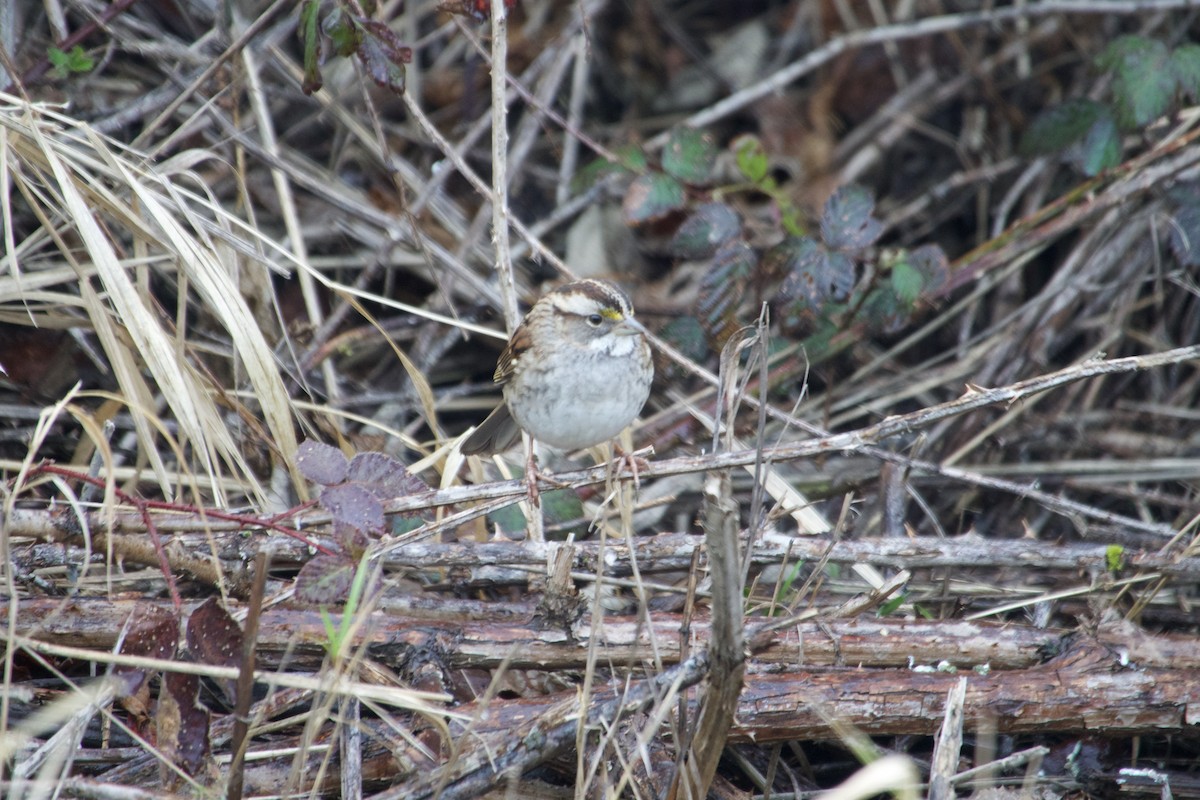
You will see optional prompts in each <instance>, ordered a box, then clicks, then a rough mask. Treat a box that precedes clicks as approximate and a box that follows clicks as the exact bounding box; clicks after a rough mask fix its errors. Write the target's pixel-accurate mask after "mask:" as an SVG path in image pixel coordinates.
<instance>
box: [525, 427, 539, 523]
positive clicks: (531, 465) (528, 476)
mask: <svg viewBox="0 0 1200 800" xmlns="http://www.w3.org/2000/svg"><path fill="white" fill-rule="evenodd" d="M538 477H539V473H538V468H537V453H535V452H534V446H533V440H532V439H530V440H529V447H527V448H526V449H525V485H526V486H527V487H528V492H529V507H530V509H531V510H533V511H534V512H537V510H538V509H539V508H540V507H541V504H542V500H541V495H540V494H539V493H538V485H537V484H538Z"/></svg>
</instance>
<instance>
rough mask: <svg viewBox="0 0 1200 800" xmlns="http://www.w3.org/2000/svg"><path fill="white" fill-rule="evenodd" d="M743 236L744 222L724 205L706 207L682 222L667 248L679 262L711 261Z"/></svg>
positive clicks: (704, 205)
mask: <svg viewBox="0 0 1200 800" xmlns="http://www.w3.org/2000/svg"><path fill="white" fill-rule="evenodd" d="M741 232H742V218H741V217H739V216H738V215H737V212H735V211H734V210H733V209H732V208H730V207H729V206H728V205H726V204H725V203H704V204H703V205H699V206H697V207H696V210H695V211H693V212H692V213H691V215H690V216H689V217H688V218H687V219H685V220H684V221H683V224H682V225H680V226H679V230H677V231H675V235H674V236H673V237H671V243H670V245H669V246H668V247H669V249H670V252H671V253H672V254H673V255H676V256H679V257H680V258H708V257H709V256H711V255H712V254H713V253H715V252H716V251H717V248H718V247H720V246H721V245H722V244H724V243H725V242H727V241H729V240H730V239H732V238H734V237H735V236H737V235H738V234H740V233H741Z"/></svg>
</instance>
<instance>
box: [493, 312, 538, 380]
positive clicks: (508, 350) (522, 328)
mask: <svg viewBox="0 0 1200 800" xmlns="http://www.w3.org/2000/svg"><path fill="white" fill-rule="evenodd" d="M532 345H533V342H531V341H530V336H529V327H528V326H526V325H525V323H524V322H522V323H521V324H520V325H518V326H517V330H516V332H514V333H513V335H512V338H511V339H509V340H508V344H507V345H506V346H505V347H504V352H503V353H501V354H500V360H499V361H497V362H496V371H495V372H494V373H493V374H492V382H493V383H497V384H501V385H503V384H505V383H508V380H509V378H511V377H512V376H513V372H514V371H515V370H516V368H517V359H519V358H520V357H521V356H522V355H524V353H525V351H526V350H528V349H529V348H530V347H531V346H532Z"/></svg>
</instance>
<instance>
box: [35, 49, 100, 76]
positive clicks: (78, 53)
mask: <svg viewBox="0 0 1200 800" xmlns="http://www.w3.org/2000/svg"><path fill="white" fill-rule="evenodd" d="M46 58H48V59H50V63H51V64H52V65H54V74H55V75H56V76H57V77H59V78H66V77H68V76H70V75H72V74H74V73H79V72H91V71H92V69H93V68H95V66H96V62H95V60H94V59H93V58H92V57H91V56H89V55H88V54H87V51H85V50H84V49H83V47H82V46H81V45H75V46H74V47H73V48H71V51H70V52H64V51H62V50H60V49H58V48H57V47H51V48H49V49H48V50H47V51H46Z"/></svg>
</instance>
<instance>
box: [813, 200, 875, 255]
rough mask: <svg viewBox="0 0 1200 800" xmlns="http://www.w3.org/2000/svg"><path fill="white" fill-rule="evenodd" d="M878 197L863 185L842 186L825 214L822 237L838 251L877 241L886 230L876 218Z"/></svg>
mask: <svg viewBox="0 0 1200 800" xmlns="http://www.w3.org/2000/svg"><path fill="white" fill-rule="evenodd" d="M874 211H875V198H874V197H872V196H871V193H870V192H869V191H868V190H867V189H864V188H863V187H861V186H856V185H854V184H847V185H846V186H841V187H838V190H837V191H836V192H834V193H833V194H832V195H831V196H830V198H829V199H828V200H827V201H826V202H825V210H824V212H823V213H822V214H821V238H823V239H824V240H825V244H827V245H829V246H830V247H832V248H834V249H836V250H859V249H862V248H864V247H869V246H870V245H872V244H874V242H875V240H876V239H878V238H879V235H880V234H881V233H883V225H881V224H880V222H879V220H877V219H875V217H874V216H873V212H874Z"/></svg>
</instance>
